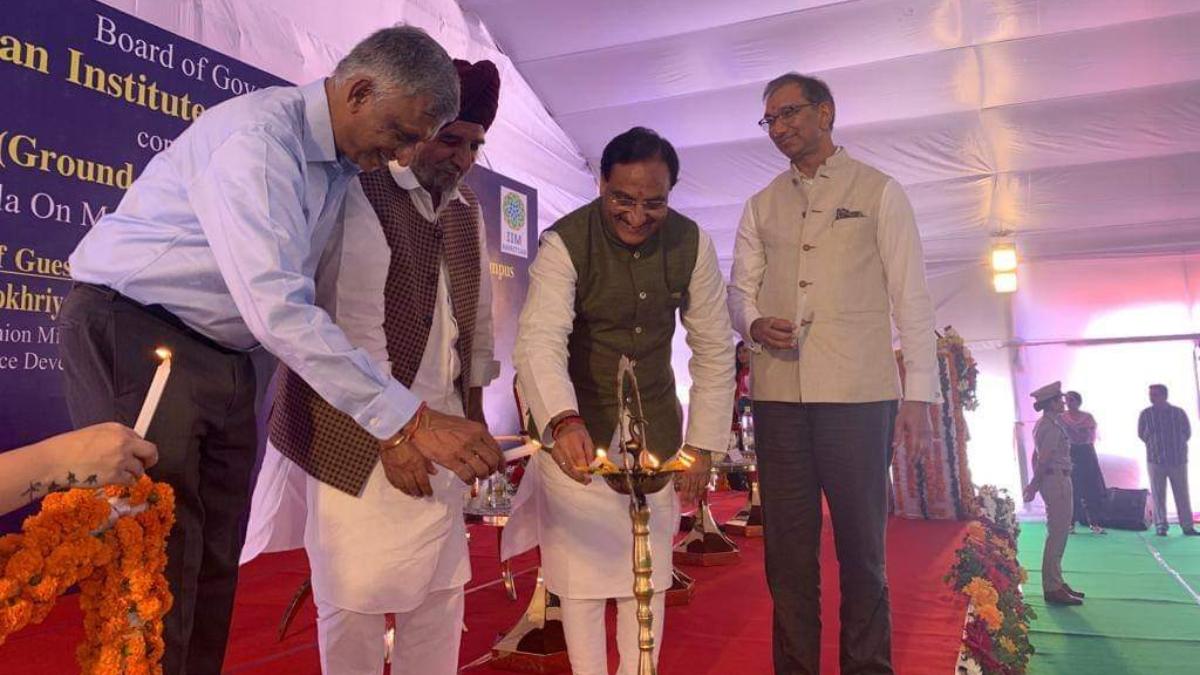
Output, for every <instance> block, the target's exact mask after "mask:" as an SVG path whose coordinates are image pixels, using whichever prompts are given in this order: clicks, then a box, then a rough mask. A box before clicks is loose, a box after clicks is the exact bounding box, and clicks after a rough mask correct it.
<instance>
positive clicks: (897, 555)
mask: <svg viewBox="0 0 1200 675" xmlns="http://www.w3.org/2000/svg"><path fill="white" fill-rule="evenodd" d="M744 498H745V497H744V494H742V493H722V494H718V495H715V496H714V500H713V503H714V507H713V510H714V511H715V512H716V515H717V517H718V519H719V520H724V519H725V518H726V517H728V516H729V515H731V514H732V513H733V512H734V511H736V510H737V508H738V507H739V506H740V505H741V503H742V500H743V499H744ZM962 530H963V524H961V523H956V522H925V521H910V520H900V519H893V520H892V521H891V523H890V524H889V530H888V565H889V570H888V577H889V579H890V580H891V591H892V623H893V630H894V634H893V639H892V641H893V654H894V662H895V665H896V670H897V672H898V673H901V674H908V673H912V674H914V675H940V674H943V673H944V674H947V675H949V674H950V673H953V672H954V662H955V658H956V655H957V650H958V642H959V635H960V631H961V630H962V620H963V613H964V611H965V602H964V600H963V599H962V598H960V597H957V596H956V595H955V594H953V593H951V592H950V591H949V590H948V589H947V588H946V586H945V584H943V583H942V580H941V577H942V575H943V574H944V573H945V572H946V570H947V569H948V568H949V567H950V564H951V562H952V561H953V557H954V550H955V548H957V545H958V543H959V540H960V539H961V536H962ZM734 541H736V542H737V544H738V545H739V547H741V550H742V560H741V562H740V563H738V564H737V565H732V566H728V567H708V568H700V567H689V568H686V570H687V572H688V573H689V574H691V575H692V576H693V577H695V578H696V594H695V597H694V598H693V600H692V603H691V604H690V605H687V606H684V607H672V608H668V610H667V637H666V640H665V643H664V645H663V650H662V656H661V660H660V665H659V672H661V673H664V675H672V674H675V673H687V674H689V675H692V674H696V675H699V674H704V673H711V674H713V675H716V674H718V673H720V674H721V675H729V674H732V673H737V674H739V675H740V674H743V673H745V674H757V673H770V672H771V601H770V596H769V595H768V593H767V587H766V581H765V579H764V577H763V568H762V557H763V545H762V539H741V538H735V539H734ZM471 556H472V557H471V562H472V565H473V570H474V580H473V581H472V583H471V587H472V588H477V590H474V591H471V592H469V594H468V595H467V627H468V632H467V633H465V634H464V635H463V643H462V661H461V662H462V663H464V664H466V663H470V662H472V661H474V660H475V659H477V658H478V657H480V656H482V655H483V654H485V653H487V652H488V650H489V648H490V647H491V645H492V644H493V643H494V642H495V640H496V638H497V637H498V636H499V635H500V634H501V633H502V632H503V631H504V630H506V629H508V628H509V627H510V626H511V625H512V623H513V622H514V621H515V620H516V618H517V616H519V615H520V613H521V612H522V611H523V610H524V608H525V603H526V602H528V598H529V590H530V588H531V587H532V585H533V581H534V580H533V575H532V574H524V575H521V576H519V577H518V579H517V590H518V592H519V594H520V595H519V598H520V599H519V600H518V602H510V601H509V600H508V598H507V597H506V596H505V594H504V589H503V587H502V586H501V585H500V584H498V583H492V582H493V581H494V580H496V579H498V575H499V566H498V564H497V562H496V537H495V531H494V530H493V529H491V528H488V527H474V528H472V541H471ZM822 558H823V560H824V561H825V564H824V567H823V573H824V576H823V588H824V589H825V590H824V597H825V603H824V614H823V621H824V626H825V628H824V634H823V635H824V642H823V644H824V651H823V654H822V664H823V671H824V672H825V673H836V672H837V634H838V619H837V597H838V593H837V584H836V567H837V565H836V562H835V561H834V557H833V539H832V534H831V533H830V530H829V527H828V524H827V526H826V529H825V540H824V542H823V548H822ZM659 559H660V560H661V558H659ZM535 565H536V556H535V555H533V554H530V555H527V556H524V557H523V558H521V559H518V560H517V561H516V564H515V565H514V566H513V569H514V570H515V571H518V572H519V571H521V570H525V569H528V568H532V567H534V566H535ZM307 573H308V568H307V561H306V559H305V557H304V554H303V552H302V551H292V552H288V553H278V554H271V555H267V556H263V557H261V558H259V559H257V560H255V561H254V562H252V563H251V564H249V565H247V566H246V567H244V568H243V570H242V575H241V582H240V585H239V587H238V599H237V608H236V611H235V613H234V619H233V631H232V636H231V638H230V645H229V654H228V657H227V659H226V664H227V668H226V672H228V673H239V674H247V675H249V674H254V675H279V674H281V673H287V674H288V675H309V674H312V675H315V674H317V673H319V672H320V669H319V666H318V661H317V647H316V627H315V624H314V620H315V613H316V612H315V610H314V608H313V606H312V603H311V601H309V602H307V603H306V605H305V607H304V609H303V610H302V611H301V612H300V614H299V615H298V616H297V618H296V620H295V622H294V623H293V624H292V627H291V630H290V631H289V632H288V635H287V637H286V638H284V640H283V642H276V640H275V631H276V628H277V626H278V622H279V618H280V616H281V614H282V612H283V609H284V608H285V607H286V606H287V603H288V602H289V601H290V599H291V596H292V593H293V591H294V590H295V589H296V587H297V586H298V585H299V584H300V583H301V581H303V579H304V578H305V576H307ZM489 584H490V585H489ZM610 620H611V617H610ZM81 634H82V629H81V622H80V614H79V608H78V605H77V603H76V598H75V596H71V597H68V598H65V599H64V600H63V602H61V603H60V605H59V606H58V607H57V608H55V610H54V612H53V613H52V614H51V615H50V617H49V618H48V619H47V620H46V622H45V623H43V624H42V625H40V626H31V627H30V628H28V629H26V630H25V631H23V632H21V633H18V634H17V635H14V636H12V637H10V638H9V640H8V642H7V643H6V644H5V645H4V646H3V647H0V673H22V674H29V675H62V674H64V673H71V672H78V666H77V665H76V664H75V661H74V649H75V645H76V644H77V643H78V642H79V639H80V636H81ZM610 651H611V653H612V656H611V657H610V666H613V667H615V664H616V656H615V648H613V649H612V650H610ZM468 672H470V673H478V674H479V675H491V674H494V673H501V672H504V671H499V670H494V669H491V668H489V667H488V666H486V665H484V666H481V667H478V668H474V669H472V670H470V671H468Z"/></svg>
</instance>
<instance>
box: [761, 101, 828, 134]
mask: <svg viewBox="0 0 1200 675" xmlns="http://www.w3.org/2000/svg"><path fill="white" fill-rule="evenodd" d="M810 105H816V103H801V104H798V105H785V106H783V107H782V108H780V109H779V114H778V115H763V118H762V119H761V120H759V121H758V126H759V128H761V129H762V130H763V131H766V132H768V133H770V131H771V125H772V124H775V120H789V119H791V118H793V117H795V116H796V113H798V112H800V111H801V110H804V109H805V108H807V107H809V106H810Z"/></svg>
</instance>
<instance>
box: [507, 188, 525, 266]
mask: <svg viewBox="0 0 1200 675" xmlns="http://www.w3.org/2000/svg"><path fill="white" fill-rule="evenodd" d="M500 223H501V225H500V252H501V253H507V254H509V255H516V256H521V257H522V258H528V257H529V240H528V238H527V237H528V234H527V233H528V232H529V207H528V205H527V204H526V202H525V195H524V194H523V193H520V192H517V191H516V190H510V189H508V188H506V187H503V186H501V188H500Z"/></svg>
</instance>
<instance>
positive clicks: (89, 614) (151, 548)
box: [0, 476, 175, 675]
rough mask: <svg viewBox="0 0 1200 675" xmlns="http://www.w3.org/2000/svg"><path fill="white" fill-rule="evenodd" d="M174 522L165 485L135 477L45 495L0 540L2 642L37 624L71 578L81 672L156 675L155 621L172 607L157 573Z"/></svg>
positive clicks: (158, 629) (159, 650)
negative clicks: (128, 482) (18, 528)
mask: <svg viewBox="0 0 1200 675" xmlns="http://www.w3.org/2000/svg"><path fill="white" fill-rule="evenodd" d="M174 522H175V496H174V493H173V492H172V491H171V488H170V487H169V486H168V485H166V484H163V483H155V482H153V481H151V480H150V479H149V478H147V477H145V476H143V477H142V478H141V479H140V480H138V481H137V482H136V483H135V484H133V485H132V486H110V487H106V488H103V489H99V490H96V489H74V490H68V491H66V492H55V493H53V494H50V495H47V496H46V498H45V499H44V500H43V501H42V508H41V511H39V512H38V513H37V514H35V515H33V516H30V517H29V518H27V519H26V520H25V523H24V524H23V526H22V533H20V534H10V535H6V536H4V537H0V644H4V641H5V640H6V639H7V638H8V636H9V635H11V634H12V633H14V632H16V631H18V630H20V629H22V628H24V627H25V626H27V625H29V624H31V623H40V622H41V621H42V620H43V619H45V618H46V616H47V615H48V614H49V613H50V610H51V609H53V608H54V604H55V602H57V600H58V598H59V596H61V595H62V594H63V593H64V592H66V590H67V589H68V588H70V587H71V586H74V585H76V584H78V585H79V589H80V597H79V606H80V609H81V610H82V611H83V626H84V641H83V643H82V644H81V645H80V646H79V649H78V650H77V652H76V657H77V658H78V660H79V665H80V667H81V669H82V672H84V673H86V674H88V675H92V674H96V675H109V674H122V675H142V674H146V675H150V674H157V673H161V672H162V666H161V665H160V662H161V660H162V656H163V640H162V618H163V616H165V615H166V613H167V611H168V610H170V608H171V602H172V598H171V593H170V591H169V590H168V588H167V582H166V578H165V577H164V576H163V571H164V570H165V569H166V564H167V548H166V547H167V534H168V533H169V532H170V531H171V526H172V525H173V524H174Z"/></svg>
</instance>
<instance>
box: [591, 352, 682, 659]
mask: <svg viewBox="0 0 1200 675" xmlns="http://www.w3.org/2000/svg"><path fill="white" fill-rule="evenodd" d="M634 365H635V363H634V362H633V361H632V360H630V359H629V357H627V356H622V357H621V361H620V364H619V366H618V369H617V400H618V401H619V406H620V410H619V417H618V419H619V420H620V426H621V434H620V438H621V439H622V443H621V445H622V453H621V455H622V457H621V464H620V465H619V466H618V465H617V464H615V463H614V462H613V461H612V460H610V459H609V458H608V455H607V453H606V452H605V450H603V449H601V448H598V449H597V450H596V460H595V461H594V462H592V464H591V466H590V467H589V470H590V471H591V473H593V474H596V475H598V476H601V477H603V478H604V480H605V482H607V483H608V486H609V487H610V488H612V489H613V490H615V491H616V492H619V493H621V494H624V495H629V518H630V521H631V522H632V525H633V595H634V598H636V600H637V622H638V675H656V673H657V668H656V666H655V663H654V613H653V610H652V609H651V604H650V601H651V599H652V598H653V597H654V583H653V581H652V574H653V572H654V562H653V558H652V556H651V550H650V506H649V504H648V503H647V502H646V495H647V494H653V493H655V492H658V491H659V490H662V489H663V488H664V487H666V486H667V484H668V483H670V482H671V478H672V475H673V474H674V473H676V472H680V471H686V470H687V469H688V467H690V466H691V465H692V463H693V462H695V461H696V459H695V457H692V456H691V455H690V454H689V453H687V452H685V451H683V450H680V451H679V452H677V453H676V454H675V456H674V457H672V458H671V459H669V460H667V461H666V462H659V460H658V459H657V458H655V456H654V455H653V454H651V452H650V450H649V448H648V447H647V444H646V434H645V430H646V418H645V416H644V414H643V411H642V397H641V392H640V391H639V390H638V384H637V376H636V375H634V372H633V369H634ZM626 380H628V382H629V385H630V389H631V391H632V396H631V397H630V402H629V403H627V401H626V397H625V383H626Z"/></svg>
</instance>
